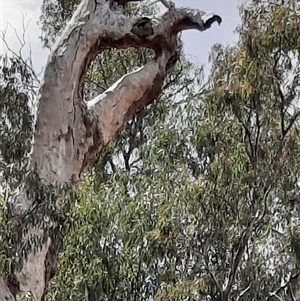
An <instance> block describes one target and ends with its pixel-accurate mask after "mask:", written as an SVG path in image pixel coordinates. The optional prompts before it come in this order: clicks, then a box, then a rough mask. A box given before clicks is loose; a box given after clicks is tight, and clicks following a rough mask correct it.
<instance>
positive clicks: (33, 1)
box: [0, 0, 241, 72]
mask: <svg viewBox="0 0 300 301" xmlns="http://www.w3.org/2000/svg"><path fill="white" fill-rule="evenodd" d="M240 1H241V0H173V2H175V4H176V5H177V6H185V7H190V8H199V9H204V10H208V11H212V12H214V13H217V14H219V15H220V16H221V17H222V19H223V23H222V24H221V26H220V27H219V26H218V25H217V24H214V25H213V26H212V27H211V28H210V29H209V30H208V31H206V32H203V33H201V32H198V31H196V30H189V31H186V32H184V35H183V37H184V43H185V52H186V54H187V55H189V56H191V57H192V58H193V60H194V61H196V62H197V63H199V64H205V65H206V66H207V65H208V53H209V51H210V49H211V47H212V46H213V45H214V44H215V43H222V44H225V45H226V44H229V43H232V42H234V41H236V40H237V36H236V35H235V34H234V33H233V31H234V30H235V28H236V27H237V25H238V24H239V23H240V18H239V15H238V5H239V3H240ZM41 3H42V0H0V30H1V31H5V30H6V41H7V43H8V45H9V46H10V47H11V48H12V49H14V50H15V51H17V50H19V49H20V43H19V41H18V38H17V37H16V34H15V32H14V30H13V28H15V29H16V32H18V34H19V35H20V38H21V39H22V35H23V25H22V23H23V17H22V16H23V15H24V16H25V26H27V24H29V25H28V29H27V31H26V34H25V41H26V46H25V47H24V48H23V50H22V53H23V55H24V56H25V57H26V56H28V55H29V45H30V46H31V53H32V60H33V65H34V67H35V69H36V71H37V72H39V71H41V69H42V68H43V67H44V66H45V63H46V59H47V56H48V52H47V50H45V49H42V46H41V43H40V41H39V38H38V37H39V36H40V30H39V28H38V25H37V20H38V18H39V14H40V7H41ZM12 27H13V28H12ZM4 51H6V47H5V45H4V43H3V42H2V41H1V42H0V52H1V53H3V52H4Z"/></svg>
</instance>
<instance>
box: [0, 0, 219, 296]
mask: <svg viewBox="0 0 300 301" xmlns="http://www.w3.org/2000/svg"><path fill="white" fill-rule="evenodd" d="M109 2H110V1H107V0H98V1H96V0H83V1H82V3H81V4H80V5H79V7H78V8H77V10H76V12H75V13H74V16H73V18H72V20H71V21H70V22H69V24H68V26H67V28H66V30H65V32H64V33H63V35H62V37H61V38H60V40H59V42H58V44H57V45H56V46H55V48H54V51H53V52H52V54H51V55H50V57H49V60H48V63H47V65H46V69H45V73H44V79H43V83H42V85H41V88H40V98H39V106H38V115H37V123H36V129H35V134H34V143H33V150H32V155H31V162H30V168H31V169H34V170H36V172H37V173H38V175H39V177H40V178H41V179H42V180H43V181H45V182H47V183H50V184H53V185H54V184H63V183H66V182H71V183H76V182H78V181H80V179H81V177H82V175H83V174H84V173H85V172H86V171H87V170H88V169H89V168H91V167H92V166H93V164H94V162H95V159H96V157H97V155H98V154H99V152H100V151H101V149H102V148H103V147H104V146H105V145H107V144H108V143H109V141H110V140H111V139H112V138H113V137H114V136H115V134H116V133H117V132H118V131H120V130H121V129H122V128H123V127H124V126H125V125H126V123H127V122H128V121H129V120H130V119H131V118H132V117H133V116H134V115H135V114H137V113H138V112H139V111H140V110H141V109H142V108H143V107H145V106H147V105H148V104H150V103H151V102H152V101H153V100H155V99H156V98H157V97H158V96H159V94H160V92H161V89H162V84H163V81H164V79H165V76H166V73H167V71H168V69H170V68H171V67H172V66H173V65H174V64H175V63H176V61H177V59H178V55H177V53H176V36H177V33H178V32H180V31H182V30H187V29H198V30H200V31H203V30H206V29H208V28H209V27H210V26H211V24H212V23H214V22H215V21H217V22H218V23H221V18H220V17H219V16H217V15H214V14H213V13H209V12H204V11H200V10H191V9H186V8H180V9H177V8H175V7H174V6H170V9H169V10H168V11H167V12H166V13H165V14H163V15H162V16H161V17H157V18H155V19H150V18H148V17H143V18H133V19H132V18H128V17H126V16H124V15H123V13H122V9H123V6H113V7H112V8H111V7H110V3H109ZM119 3H120V2H119ZM129 47H135V48H138V47H148V48H151V49H153V50H154V51H155V52H156V57H155V59H153V60H151V61H149V62H148V63H147V64H146V65H145V66H143V67H141V68H139V69H137V70H135V71H133V72H131V73H129V74H126V75H125V76H123V77H122V78H121V79H119V80H118V81H117V82H116V83H115V84H114V85H112V87H110V88H109V89H108V90H106V91H105V92H104V93H103V94H101V95H99V96H97V97H96V98H94V99H92V100H91V101H89V102H88V103H85V102H84V101H83V99H82V86H81V84H82V81H83V77H84V75H85V73H86V71H87V69H88V66H89V63H90V62H91V61H92V60H93V59H94V58H95V57H96V55H98V54H99V53H101V51H103V50H105V49H109V48H118V49H124V48H129ZM13 202H14V204H13V207H14V208H15V212H14V213H15V215H22V214H25V213H26V212H27V211H28V210H29V207H30V205H31V203H32V200H31V199H29V198H28V197H27V196H26V194H25V193H20V194H19V196H18V197H17V198H15V199H14V200H13ZM44 234H45V233H44V230H43V229H39V228H37V227H33V226H32V227H31V228H30V227H29V229H28V232H26V233H25V232H24V233H23V234H22V240H23V241H27V240H29V239H30V237H31V236H37V237H40V238H41V237H43V235H44ZM51 244H52V242H51V239H50V238H48V239H47V240H46V243H44V245H43V246H42V249H41V250H39V251H37V252H35V253H34V252H31V253H30V254H29V256H28V258H27V260H25V259H24V261H23V265H22V269H21V271H19V272H17V271H16V272H15V273H14V279H15V280H16V282H17V286H18V289H20V291H21V292H22V293H23V294H25V293H28V292H30V294H31V295H33V296H35V297H36V298H37V299H38V300H40V299H42V298H43V295H44V294H45V292H46V288H47V285H48V282H49V280H50V276H49V269H51V265H54V264H55V262H56V258H55V255H54V256H53V252H52V256H49V252H50V248H51ZM54 253H55V252H54ZM49 258H50V259H49ZM0 280H1V281H0V301H2V300H3V301H4V300H16V299H17V298H18V296H19V295H17V296H13V295H15V293H14V292H12V287H13V284H12V283H10V282H6V283H5V282H4V280H3V279H0ZM8 287H10V288H8ZM12 293H13V294H12Z"/></svg>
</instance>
